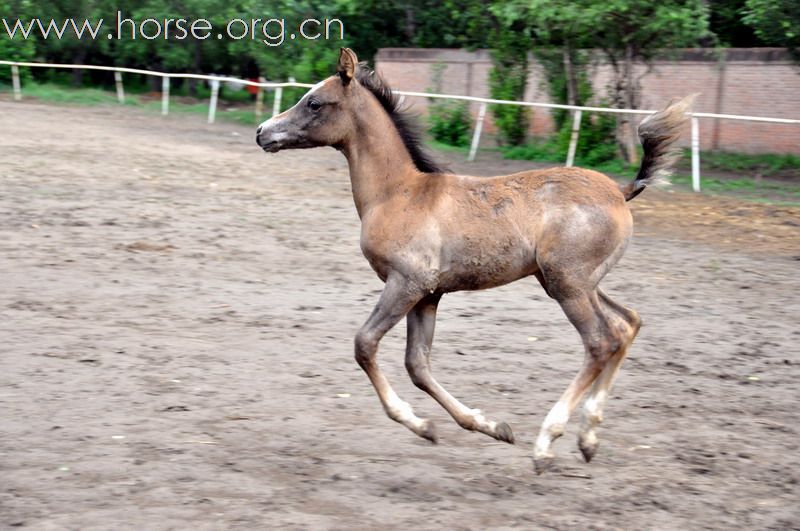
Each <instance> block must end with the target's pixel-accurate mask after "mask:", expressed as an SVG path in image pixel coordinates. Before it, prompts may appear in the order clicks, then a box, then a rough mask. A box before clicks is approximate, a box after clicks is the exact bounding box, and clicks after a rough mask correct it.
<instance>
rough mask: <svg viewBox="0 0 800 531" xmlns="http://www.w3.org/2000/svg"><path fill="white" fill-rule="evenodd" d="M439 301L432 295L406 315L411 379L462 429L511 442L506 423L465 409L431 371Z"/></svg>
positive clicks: (407, 357) (407, 352)
mask: <svg viewBox="0 0 800 531" xmlns="http://www.w3.org/2000/svg"><path fill="white" fill-rule="evenodd" d="M438 304H439V296H438V295H431V296H429V297H426V298H425V299H423V300H421V301H420V302H419V303H417V305H416V306H415V307H414V308H413V309H412V310H411V311H410V312H409V314H408V315H407V316H406V322H407V323H408V337H407V345H406V369H407V370H408V374H409V375H410V376H411V380H412V381H413V382H414V385H416V386H417V387H419V388H420V389H422V390H423V391H425V392H426V393H428V394H429V395H431V396H432V397H433V398H434V399H435V400H436V401H437V402H439V403H440V404H441V405H442V407H444V408H445V409H446V410H447V412H448V413H450V415H451V416H452V417H453V419H455V421H456V422H458V424H459V426H461V427H462V428H464V429H466V430H470V431H478V432H480V433H485V434H486V435H489V436H490V437H494V438H495V439H497V440H499V441H505V442H507V443H511V444H513V443H514V434H513V432H512V431H511V428H510V427H509V425H508V424H506V423H505V422H494V421H492V420H488V419H487V418H486V417H484V416H483V414H482V413H481V412H480V410H478V409H470V408H468V407H467V406H465V405H464V404H462V403H461V402H459V401H458V399H456V398H455V397H454V396H453V395H451V394H450V393H448V392H447V390H446V389H445V388H444V387H442V386H441V385H440V384H439V382H437V381H436V380H435V379H434V377H433V375H432V374H431V369H430V355H431V346H432V345H433V331H434V328H435V326H436V308H437V306H438Z"/></svg>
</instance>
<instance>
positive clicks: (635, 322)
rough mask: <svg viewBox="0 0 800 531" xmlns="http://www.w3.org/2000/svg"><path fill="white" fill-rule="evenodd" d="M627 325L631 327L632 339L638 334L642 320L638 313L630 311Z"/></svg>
mask: <svg viewBox="0 0 800 531" xmlns="http://www.w3.org/2000/svg"><path fill="white" fill-rule="evenodd" d="M628 324H629V325H630V327H631V330H632V334H631V339H633V338H634V337H636V334H638V333H639V329H640V328H641V327H642V318H641V316H640V315H639V312H637V311H636V310H631V314H630V319H629V321H628Z"/></svg>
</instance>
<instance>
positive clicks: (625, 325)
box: [578, 289, 642, 463]
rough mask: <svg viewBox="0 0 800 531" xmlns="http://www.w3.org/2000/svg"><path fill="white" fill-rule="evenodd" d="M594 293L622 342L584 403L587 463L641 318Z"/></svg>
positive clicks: (583, 448) (582, 445)
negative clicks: (615, 382) (618, 374)
mask: <svg viewBox="0 0 800 531" xmlns="http://www.w3.org/2000/svg"><path fill="white" fill-rule="evenodd" d="M597 293H598V295H599V300H600V303H601V304H602V305H603V307H604V308H605V310H606V312H605V313H606V315H607V316H608V317H609V319H610V321H611V322H613V323H614V324H613V325H612V326H615V327H616V329H617V330H618V331H619V334H620V336H621V338H622V344H621V346H620V348H619V350H618V351H617V352H615V353H614V354H613V355H612V357H611V359H610V360H609V362H608V364H607V365H606V367H605V368H604V369H603V371H602V372H601V373H600V376H599V377H598V378H597V380H595V383H594V385H593V386H592V390H591V392H590V393H589V396H588V397H587V398H586V402H584V405H583V417H582V419H581V428H580V433H579V435H578V447H579V448H580V450H581V453H582V454H583V457H584V459H585V460H586V462H587V463H588V462H589V461H591V460H592V457H594V454H595V453H596V452H597V444H598V443H597V435H596V433H595V429H596V428H597V426H598V425H599V424H600V423H601V422H603V408H604V407H605V404H606V401H607V400H608V395H609V393H610V391H611V386H612V385H613V384H614V379H615V378H616V376H617V373H618V372H619V368H620V366H621V365H622V362H623V361H624V360H625V355H626V354H627V352H628V347H630V345H631V343H633V339H634V338H635V337H636V334H637V333H638V332H639V328H640V327H641V325H642V320H641V319H640V318H639V314H637V313H636V312H635V311H633V310H630V309H628V308H625V307H624V306H621V305H619V304H617V303H616V302H614V301H613V300H611V299H610V298H609V297H608V296H607V295H606V294H605V293H603V292H602V291H600V290H599V289H598V290H597Z"/></svg>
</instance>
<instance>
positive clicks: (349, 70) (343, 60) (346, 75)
mask: <svg viewBox="0 0 800 531" xmlns="http://www.w3.org/2000/svg"><path fill="white" fill-rule="evenodd" d="M356 68H358V57H356V54H355V52H354V51H353V50H351V49H350V48H342V50H341V52H339V64H338V65H336V73H337V74H339V77H340V78H342V83H344V84H345V85H347V84H348V83H350V81H351V80H352V79H353V78H354V77H355V75H356Z"/></svg>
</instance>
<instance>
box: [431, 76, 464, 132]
mask: <svg viewBox="0 0 800 531" xmlns="http://www.w3.org/2000/svg"><path fill="white" fill-rule="evenodd" d="M446 69H447V66H446V65H444V64H442V63H436V64H434V65H432V66H431V81H432V82H433V86H432V87H430V88H429V89H428V91H429V92H433V93H440V92H442V82H443V78H444V75H445V70H446ZM471 121H472V120H471V116H470V113H469V104H468V103H467V102H465V101H450V100H439V99H435V100H433V101H432V102H431V103H430V104H429V105H428V132H429V133H430V134H431V137H433V139H434V140H435V141H437V142H440V143H442V144H447V145H450V146H456V147H463V146H467V145H469V141H470V138H469V132H470V126H471V124H470V122H471Z"/></svg>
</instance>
